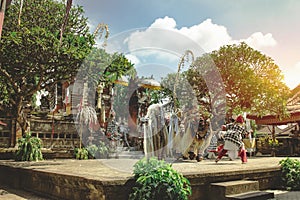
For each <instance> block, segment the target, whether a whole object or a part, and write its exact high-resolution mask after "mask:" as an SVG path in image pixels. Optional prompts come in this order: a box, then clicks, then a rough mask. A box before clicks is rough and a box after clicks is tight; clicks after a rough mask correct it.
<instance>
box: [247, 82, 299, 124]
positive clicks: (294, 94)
mask: <svg viewBox="0 0 300 200" xmlns="http://www.w3.org/2000/svg"><path fill="white" fill-rule="evenodd" d="M287 110H288V112H289V116H288V117H286V118H279V117H278V116H276V115H265V116H261V117H260V116H257V115H247V118H248V119H253V120H255V122H256V124H264V125H283V124H288V123H300V84H299V85H298V86H297V87H296V88H294V89H293V90H291V96H290V98H289V99H288V102H287Z"/></svg>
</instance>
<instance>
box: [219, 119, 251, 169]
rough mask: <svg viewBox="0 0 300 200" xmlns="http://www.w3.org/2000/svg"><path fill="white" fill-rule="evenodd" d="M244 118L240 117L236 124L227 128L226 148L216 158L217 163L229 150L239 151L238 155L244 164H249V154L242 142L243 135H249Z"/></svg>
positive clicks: (225, 136) (225, 135)
mask: <svg viewBox="0 0 300 200" xmlns="http://www.w3.org/2000/svg"><path fill="white" fill-rule="evenodd" d="M244 122H245V120H244V118H243V116H241V115H239V116H238V117H237V118H236V120H235V122H234V123H232V124H228V125H227V126H226V130H227V131H226V133H225V134H224V148H223V149H222V150H221V151H220V152H219V154H218V157H217V158H216V163H217V162H218V161H219V160H221V158H222V157H223V156H224V155H225V154H226V153H227V151H228V150H233V151H234V150H237V151H239V153H238V155H239V156H240V157H241V160H242V163H243V164H245V163H247V154H246V150H245V147H244V143H243V141H242V136H243V135H248V134H249V133H248V132H247V130H246V129H245V127H244Z"/></svg>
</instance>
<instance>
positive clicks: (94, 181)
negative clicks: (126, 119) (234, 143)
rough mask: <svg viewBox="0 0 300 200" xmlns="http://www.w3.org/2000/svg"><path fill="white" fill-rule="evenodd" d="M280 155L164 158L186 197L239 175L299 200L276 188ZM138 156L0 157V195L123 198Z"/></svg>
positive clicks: (206, 195)
mask: <svg viewBox="0 0 300 200" xmlns="http://www.w3.org/2000/svg"><path fill="white" fill-rule="evenodd" d="M284 158H285V157H270V156H261V157H257V156H252V157H250V158H248V163H247V164H241V161H240V160H238V159H236V160H234V161H230V160H229V159H228V158H227V157H225V158H223V159H222V160H221V161H219V162H218V163H215V162H214V159H207V160H203V161H201V162H196V160H175V159H167V160H166V161H167V162H169V163H172V166H173V167H174V169H176V170H177V171H179V172H181V173H182V174H183V175H184V176H185V177H187V178H188V179H189V180H190V182H191V186H192V191H193V194H192V197H191V199H214V197H213V194H212V193H213V191H211V185H212V184H214V183H223V182H226V181H242V180H243V181H257V182H258V184H259V188H258V189H259V190H260V191H268V190H272V191H275V198H276V199H280V197H282V198H281V199H283V196H284V195H285V199H300V195H299V192H288V193H287V192H286V191H281V189H280V188H279V184H280V178H281V177H280V165H279V161H280V160H282V159H284ZM293 158H295V157H293ZM297 159H299V160H300V158H297ZM137 161H138V159H132V158H131V159H128V158H119V159H91V160H75V159H53V160H44V161H39V162H15V161H13V160H1V161H0V186H1V187H0V198H2V197H3V198H4V199H127V198H128V194H129V193H130V191H131V188H132V186H134V177H133V165H134V164H135V163H136V162H137ZM26 195H27V196H26ZM287 195H289V196H290V197H289V198H287ZM28 196H29V197H32V198H29V197H28ZM294 197H295V198H294ZM296 197H297V198H296Z"/></svg>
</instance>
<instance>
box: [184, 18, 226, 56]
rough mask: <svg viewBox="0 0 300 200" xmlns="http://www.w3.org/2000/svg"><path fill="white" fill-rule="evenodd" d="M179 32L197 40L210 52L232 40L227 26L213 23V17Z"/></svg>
mask: <svg viewBox="0 0 300 200" xmlns="http://www.w3.org/2000/svg"><path fill="white" fill-rule="evenodd" d="M179 32H180V33H182V34H184V35H186V36H188V37H190V38H191V39H193V40H194V41H196V42H197V43H198V44H199V45H200V46H201V47H202V48H203V49H204V50H205V51H208V52H210V51H212V50H215V49H218V48H219V47H220V46H222V45H225V44H228V43H229V42H230V41H231V37H230V35H229V33H228V32H227V29H226V27H224V26H221V25H218V24H214V23H212V20H211V19H207V20H205V21H203V22H202V23H200V24H198V25H194V26H192V27H183V28H181V29H180V30H179Z"/></svg>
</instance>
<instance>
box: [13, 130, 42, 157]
mask: <svg viewBox="0 0 300 200" xmlns="http://www.w3.org/2000/svg"><path fill="white" fill-rule="evenodd" d="M17 144H18V150H17V151H16V154H15V160H16V161H39V160H43V154H42V140H41V139H39V138H37V137H32V136H31V133H30V132H28V133H26V134H25V135H24V136H23V137H22V138H20V139H18V142H17Z"/></svg>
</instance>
